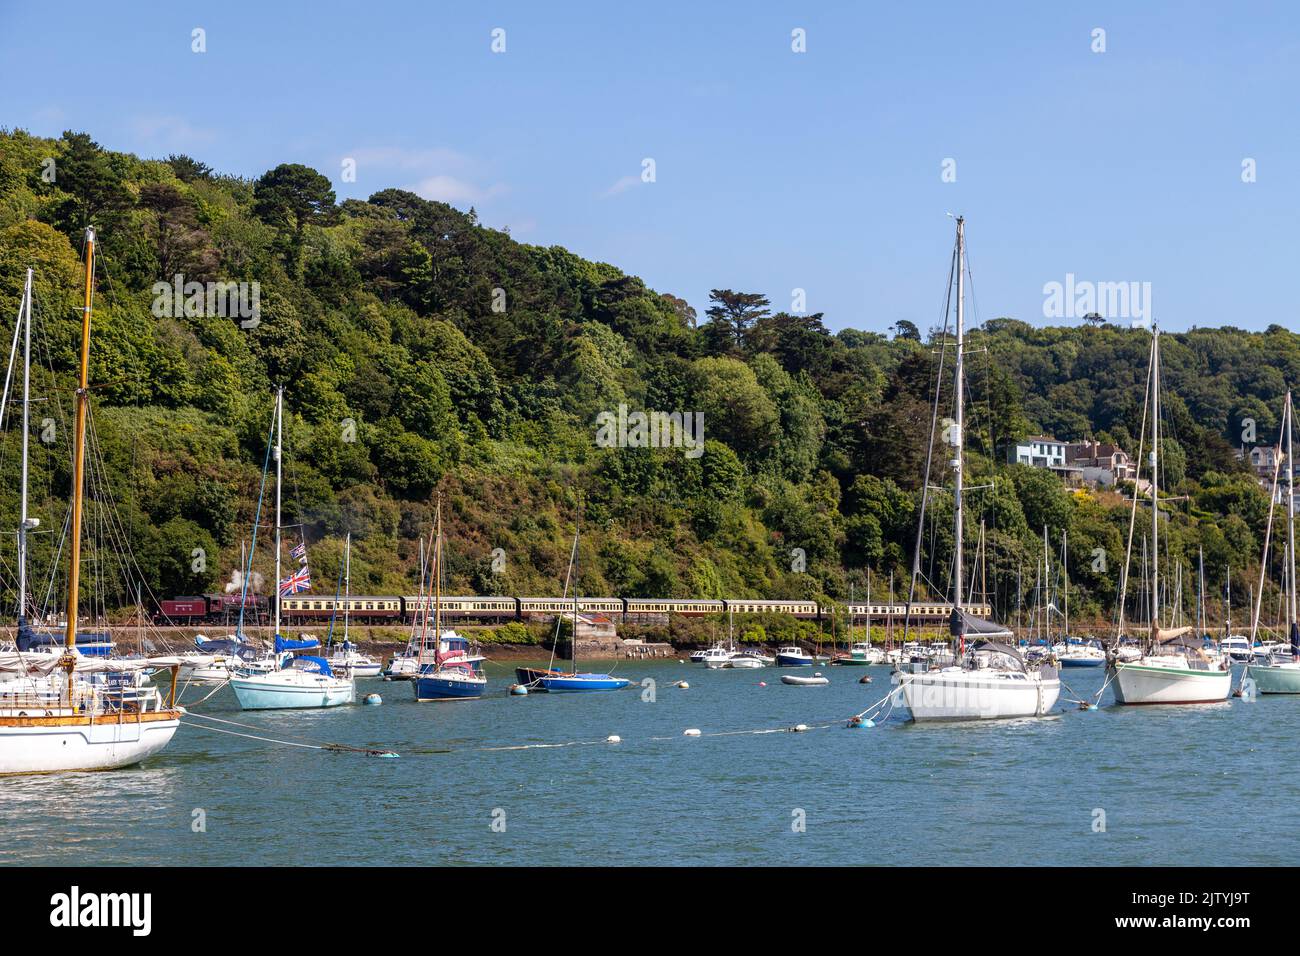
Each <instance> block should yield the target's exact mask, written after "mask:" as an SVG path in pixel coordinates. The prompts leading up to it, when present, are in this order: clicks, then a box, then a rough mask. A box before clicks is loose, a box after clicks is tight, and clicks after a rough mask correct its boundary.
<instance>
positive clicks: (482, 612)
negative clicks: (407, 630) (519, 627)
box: [402, 594, 519, 624]
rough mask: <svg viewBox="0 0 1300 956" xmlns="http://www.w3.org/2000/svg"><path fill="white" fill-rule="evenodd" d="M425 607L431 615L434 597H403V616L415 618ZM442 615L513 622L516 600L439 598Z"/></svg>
mask: <svg viewBox="0 0 1300 956" xmlns="http://www.w3.org/2000/svg"><path fill="white" fill-rule="evenodd" d="M425 607H427V608H428V609H429V614H430V616H432V615H433V596H432V595H428V594H426V595H424V596H421V595H418V594H408V595H406V596H404V597H403V598H402V619H403V620H404V621H406V622H407V623H408V624H409V623H412V622H414V621H415V619H416V618H418V617H419V616H420V614H421V612H422V610H423V609H424V608H425ZM442 616H443V617H444V618H449V619H452V620H457V621H462V620H467V621H468V620H472V621H493V622H498V621H513V620H515V619H517V618H518V617H519V599H518V598H513V597H501V596H492V597H475V596H473V595H461V596H451V597H443V598H442Z"/></svg>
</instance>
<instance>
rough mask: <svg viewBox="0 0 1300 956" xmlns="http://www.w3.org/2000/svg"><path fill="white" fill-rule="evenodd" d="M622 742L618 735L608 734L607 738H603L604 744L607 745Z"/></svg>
mask: <svg viewBox="0 0 1300 956" xmlns="http://www.w3.org/2000/svg"><path fill="white" fill-rule="evenodd" d="M622 742H623V738H622V737H620V736H619V735H618V734H610V735H609V736H608V737H606V738H605V743H607V744H620V743H622Z"/></svg>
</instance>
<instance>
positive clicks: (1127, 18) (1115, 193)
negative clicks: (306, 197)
mask: <svg viewBox="0 0 1300 956" xmlns="http://www.w3.org/2000/svg"><path fill="white" fill-rule="evenodd" d="M714 6H715V5H712V4H705V3H699V2H693V3H678V2H667V0H655V2H654V3H648V4H636V3H626V4H624V3H617V4H616V3H609V2H607V0H606V2H593V3H568V4H561V3H536V2H529V3H517V4H507V3H461V4H440V3H430V2H415V3H398V2H391V3H385V2H373V3H357V2H356V0H347V2H342V3H337V2H328V0H320V2H315V3H301V4H275V3H266V2H261V3H251V2H243V0H223V2H207V3H176V2H168V3H127V4H105V3H97V4H93V5H92V4H80V3H69V4H63V5H60V6H59V7H58V8H57V12H56V10H55V9H54V8H51V7H49V6H48V5H45V4H39V3H16V2H13V0H0V63H3V76H2V77H0V80H2V82H0V125H4V126H9V127H15V126H17V127H23V128H26V129H29V130H31V131H33V132H35V133H38V134H44V135H57V134H59V133H60V132H61V131H62V130H64V129H68V128H71V129H77V130H85V131H87V132H89V133H90V134H91V135H92V136H93V137H94V138H95V139H97V140H98V141H99V142H101V143H102V144H103V145H105V146H106V147H109V148H112V149H120V150H129V151H132V152H136V153H140V154H143V155H146V156H163V155H166V154H167V153H169V152H182V151H183V152H187V153H190V154H192V155H194V156H195V157H197V158H200V159H202V160H204V161H205V162H208V163H210V164H211V165H213V166H215V167H216V168H217V169H218V170H220V171H223V172H228V173H236V174H240V175H245V176H257V175H260V174H261V173H262V172H263V171H265V170H266V169H268V168H270V167H271V166H273V165H275V164H277V163H280V162H290V161H292V162H301V163H307V164H309V165H311V166H314V167H316V168H317V169H319V170H321V171H322V172H323V173H325V174H326V175H328V176H330V177H331V178H332V179H334V180H335V186H336V189H337V191H338V193H339V195H340V197H347V196H357V197H365V196H367V195H369V194H370V193H371V192H373V191H375V190H378V189H381V188H384V187H388V186H399V187H406V188H411V189H415V190H416V191H419V192H421V193H423V194H424V195H427V196H430V197H434V198H442V199H446V200H448V201H450V202H452V203H453V204H454V205H457V206H460V207H468V206H469V205H471V204H472V205H474V206H475V207H476V208H477V209H478V211H479V214H480V216H481V218H482V220H483V222H484V223H486V224H487V225H490V226H496V227H502V226H509V227H510V228H511V231H512V233H513V234H514V235H515V236H516V238H518V239H520V240H522V241H526V242H532V243H538V244H542V245H550V244H559V245H563V246H566V247H568V248H569V249H571V250H573V251H574V252H576V253H579V254H581V255H583V256H587V257H590V258H593V259H599V260H603V261H607V262H612V263H614V264H616V265H618V266H620V267H621V268H623V269H624V270H626V271H628V272H630V273H634V274H637V275H640V276H642V277H644V278H645V279H646V280H647V282H649V283H650V284H651V285H652V286H653V287H655V288H656V289H659V290H661V291H666V292H673V293H675V294H678V295H681V296H683V297H685V298H686V299H687V300H688V301H690V302H691V303H692V304H693V305H695V306H696V308H698V309H700V310H701V311H702V310H703V308H704V307H705V306H706V304H707V296H708V290H709V289H710V288H712V287H715V286H722V287H731V288H736V289H744V290H752V291H761V292H764V293H767V294H768V295H770V296H771V297H772V299H773V302H774V305H776V306H777V307H781V308H787V307H789V304H790V302H789V299H790V290H791V289H793V288H796V287H799V288H803V289H805V290H806V292H807V304H808V308H809V310H810V311H825V312H826V315H827V322H828V324H829V325H830V327H831V328H833V329H839V328H843V327H846V326H853V327H857V328H865V329H873V330H884V329H886V328H887V327H888V326H889V325H891V324H892V323H893V322H894V321H896V320H898V319H910V320H911V321H914V322H916V323H917V324H918V325H920V326H921V327H922V328H923V329H924V328H928V327H929V326H930V325H931V324H933V323H934V322H935V321H936V319H937V318H938V316H939V309H940V305H941V300H942V297H943V293H944V282H945V280H946V276H947V257H948V254H949V249H950V245H951V242H952V235H951V229H952V227H951V222H950V220H948V219H947V218H946V215H945V214H946V213H948V212H950V211H951V212H962V213H964V214H965V215H966V216H967V218H968V221H969V227H968V232H969V240H970V251H971V265H972V268H973V271H974V277H975V279H974V284H975V297H976V298H975V304H976V307H977V318H979V319H987V318H992V317H994V316H997V315H1011V316H1015V317H1017V318H1022V319H1025V320H1027V321H1030V322H1034V323H1036V324H1043V323H1045V321H1046V320H1045V319H1044V318H1043V292H1042V288H1043V285H1044V283H1046V282H1050V281H1053V280H1055V281H1064V279H1065V275H1066V273H1074V274H1075V275H1076V276H1077V277H1078V278H1079V279H1086V280H1092V281H1148V282H1151V283H1152V295H1153V306H1154V312H1155V315H1156V318H1157V320H1158V321H1159V322H1160V323H1161V324H1162V325H1163V326H1164V327H1166V328H1170V329H1183V328H1186V327H1187V326H1189V325H1192V324H1199V325H1222V324H1235V325H1240V326H1243V327H1248V328H1262V327H1264V326H1265V325H1267V324H1268V323H1270V322H1279V323H1282V324H1286V325H1289V326H1291V327H1300V326H1297V323H1296V319H1297V306H1296V303H1297V301H1300V292H1298V291H1297V288H1296V281H1295V280H1296V275H1297V269H1296V266H1297V264H1298V263H1300V242H1298V241H1297V232H1298V230H1297V226H1296V222H1295V214H1296V211H1297V210H1298V209H1300V151H1298V149H1297V147H1298V146H1300V142H1298V140H1300V122H1298V117H1297V109H1296V97H1297V95H1298V91H1300V66H1297V64H1300V30H1298V29H1297V28H1298V27H1300V13H1297V10H1298V9H1300V5H1297V4H1294V3H1276V4H1264V3H1258V4H1256V3H1244V4H1239V3H1234V4H1208V3H1142V4H1133V3H1078V4H1071V5H1069V7H1070V9H1065V7H1066V5H1064V4H1056V3H1028V2H1027V3H1015V4H1012V3H1005V4H983V3H969V2H964V3H944V2H927V3H827V2H817V3H812V2H808V3H802V4H801V3H767V2H751V3H735V4H731V5H729V6H730V10H731V12H725V11H722V10H719V9H715V8H714ZM195 27H202V28H203V29H205V30H206V40H207V52H206V53H203V54H195V53H192V52H191V30H192V29H193V28H195ZM496 27H501V28H504V29H505V31H506V52H505V53H504V54H493V53H492V52H491V49H490V43H491V36H490V34H491V31H492V30H493V28H496ZM797 27H798V28H803V29H804V30H806V35H807V52H806V53H803V54H795V53H793V52H792V51H791V48H790V47H791V31H792V30H793V29H795V28H797ZM1097 27H1101V28H1104V29H1105V31H1106V52H1105V53H1100V54H1098V53H1094V52H1092V50H1091V46H1092V43H1093V41H1092V37H1091V32H1092V30H1093V29H1094V28H1097ZM345 157H353V158H355V159H356V160H357V162H358V169H357V181H356V182H355V183H344V182H341V181H340V172H341V168H342V167H341V163H342V161H343V159H344V158H345ZM646 157H650V158H653V159H654V161H655V164H656V175H657V181H656V182H654V183H651V184H646V183H642V182H641V181H640V175H639V174H640V172H641V163H642V160H643V159H644V158H646ZM1246 157H1250V158H1253V159H1254V160H1255V161H1256V163H1257V169H1258V181H1257V182H1255V183H1252V184H1244V183H1243V182H1242V181H1241V164H1242V160H1243V159H1244V158H1246ZM946 158H952V159H955V160H956V168H957V181H956V182H955V183H944V182H942V181H941V177H940V172H941V164H942V162H943V161H944V160H945V159H946Z"/></svg>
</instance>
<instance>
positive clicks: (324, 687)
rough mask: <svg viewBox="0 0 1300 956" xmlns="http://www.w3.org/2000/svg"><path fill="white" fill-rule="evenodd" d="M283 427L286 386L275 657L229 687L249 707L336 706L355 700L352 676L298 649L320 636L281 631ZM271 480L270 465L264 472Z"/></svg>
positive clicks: (274, 434)
mask: <svg viewBox="0 0 1300 956" xmlns="http://www.w3.org/2000/svg"><path fill="white" fill-rule="evenodd" d="M283 431H284V388H283V387H281V388H278V389H276V392H275V412H274V416H273V420H272V423H271V444H270V447H269V448H268V451H269V453H270V454H271V456H272V457H273V458H274V459H275V581H276V597H275V603H274V608H273V612H272V613H273V616H272V633H273V634H274V635H275V656H274V657H272V658H270V659H269V660H268V661H267V666H266V667H265V668H264V667H257V666H252V667H247V666H246V667H241V668H240V669H239V670H238V671H237V672H236V673H235V675H234V676H232V677H231V678H230V687H231V689H232V690H233V691H234V692H235V697H236V698H237V699H238V700H239V706H240V707H242V708H243V709H244V710H286V709H299V708H317V707H337V706H339V705H340V704H351V703H353V702H354V701H355V700H356V684H355V683H354V682H353V680H352V677H351V676H347V677H342V676H340V675H338V674H335V673H334V671H333V669H332V668H331V667H330V665H329V661H327V660H325V658H323V657H318V656H315V655H298V656H295V654H294V652H295V651H299V650H309V649H311V648H318V647H319V646H320V642H319V641H317V640H316V639H315V638H311V639H309V640H300V641H293V640H288V639H286V638H284V637H282V636H281V635H280V597H281V595H282V594H283V593H284V584H283V582H281V581H280V484H281V471H282V458H283V455H282V454H281V450H282V438H283ZM262 482H263V484H265V482H266V468H265V466H264V467H263V470H262ZM261 513H262V500H261V496H260V495H259V497H258V502H257V517H256V518H255V519H254V522H253V545H252V547H250V548H249V557H248V561H249V565H250V567H246V568H245V574H244V591H245V594H244V596H245V597H247V590H248V581H249V579H250V578H251V577H252V575H251V573H250V572H251V570H252V569H251V564H252V560H253V554H254V553H255V551H256V550H257V523H258V521H260V519H261ZM246 604H247V601H246V600H241V602H240V612H239V619H240V626H239V636H240V637H241V638H242V636H243V618H244V611H243V608H244V606H245V605H246Z"/></svg>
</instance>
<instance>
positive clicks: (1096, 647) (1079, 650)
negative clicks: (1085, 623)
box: [1044, 529, 1106, 667]
mask: <svg viewBox="0 0 1300 956" xmlns="http://www.w3.org/2000/svg"><path fill="white" fill-rule="evenodd" d="M1044 533H1046V529H1044ZM1069 541H1070V539H1069V532H1068V531H1062V532H1061V580H1062V582H1063V584H1064V591H1065V596H1064V599H1063V603H1064V605H1065V609H1064V622H1065V623H1064V625H1063V627H1064V629H1065V631H1064V637H1065V647H1064V648H1062V649H1061V653H1059V654H1058V655H1056V657H1057V660H1059V661H1060V662H1061V666H1062V667H1101V666H1103V665H1104V664H1105V663H1106V649H1105V648H1104V647H1102V645H1101V641H1099V640H1097V639H1096V638H1095V637H1073V636H1071V634H1070V547H1069Z"/></svg>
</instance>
